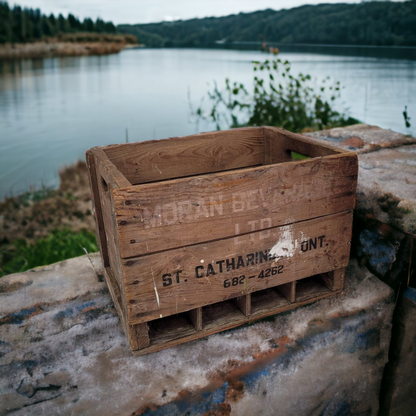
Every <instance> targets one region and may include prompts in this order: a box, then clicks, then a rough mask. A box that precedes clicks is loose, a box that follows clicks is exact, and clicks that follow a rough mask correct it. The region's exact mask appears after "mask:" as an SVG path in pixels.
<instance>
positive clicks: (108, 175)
mask: <svg viewBox="0 0 416 416" xmlns="http://www.w3.org/2000/svg"><path fill="white" fill-rule="evenodd" d="M90 151H91V152H92V153H94V154H95V156H96V158H97V160H98V161H99V163H98V168H99V172H100V175H101V176H102V177H103V179H104V180H105V181H106V182H107V183H108V184H109V185H111V188H112V189H116V188H122V187H126V186H131V182H129V181H128V180H127V179H126V177H125V176H124V175H123V174H122V173H121V172H120V171H119V170H118V169H117V168H116V167H115V165H114V163H113V162H112V161H111V160H110V159H109V158H108V156H107V155H106V153H105V152H104V151H103V150H102V149H100V148H94V149H91V150H90Z"/></svg>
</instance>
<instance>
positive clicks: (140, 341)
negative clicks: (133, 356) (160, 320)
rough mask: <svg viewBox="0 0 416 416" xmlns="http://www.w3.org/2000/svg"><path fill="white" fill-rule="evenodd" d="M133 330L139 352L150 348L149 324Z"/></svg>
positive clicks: (137, 326)
mask: <svg viewBox="0 0 416 416" xmlns="http://www.w3.org/2000/svg"><path fill="white" fill-rule="evenodd" d="M132 330H133V331H134V334H135V336H136V340H137V349H138V350H141V349H142V348H146V347H149V346H150V337H149V327H148V325H147V323H144V324H138V325H134V326H133V327H132ZM133 336H134V335H133ZM135 349H136V348H135Z"/></svg>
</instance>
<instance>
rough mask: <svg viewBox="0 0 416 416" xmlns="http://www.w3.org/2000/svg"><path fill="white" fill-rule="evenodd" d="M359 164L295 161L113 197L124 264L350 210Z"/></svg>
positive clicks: (350, 159)
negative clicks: (152, 254) (134, 259)
mask: <svg viewBox="0 0 416 416" xmlns="http://www.w3.org/2000/svg"><path fill="white" fill-rule="evenodd" d="M357 170H358V166H357V159H356V156H355V155H354V154H353V155H341V156H338V155H335V156H327V157H325V158H315V159H310V160H305V161H301V162H289V163H282V164H277V165H268V166H261V167H257V168H247V169H244V170H240V171H233V172H222V173H217V174H211V175H205V176H196V177H194V178H184V179H176V180H172V181H165V182H160V183H155V184H147V185H137V186H133V187H130V188H123V189H117V190H114V203H115V209H116V213H117V222H118V226H119V241H120V251H121V255H122V257H123V258H129V257H133V256H140V255H145V254H150V253H153V252H156V251H163V250H167V249H171V248H175V247H181V246H186V245H190V244H196V243H200V242H203V241H212V240H216V239H219V238H226V237H231V236H234V235H237V234H245V233H249V232H252V231H257V230H261V229H267V228H272V227H276V226H279V225H284V224H288V223H293V222H296V221H303V220H306V219H309V218H316V217H320V216H324V215H330V214H333V213H336V212H343V211H348V210H351V209H353V207H354V204H355V191H356V184H357Z"/></svg>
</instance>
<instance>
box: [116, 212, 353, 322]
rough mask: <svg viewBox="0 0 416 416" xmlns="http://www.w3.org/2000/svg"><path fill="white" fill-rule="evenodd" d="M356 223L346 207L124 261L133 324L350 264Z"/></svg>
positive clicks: (129, 310) (129, 316)
mask: <svg viewBox="0 0 416 416" xmlns="http://www.w3.org/2000/svg"><path fill="white" fill-rule="evenodd" d="M351 228H352V212H345V213H339V214H334V215H331V216H327V217H324V218H318V219H314V220H309V221H304V222H300V223H295V224H292V225H288V226H284V227H276V228H272V229H270V230H268V231H267V233H266V232H264V231H259V232H255V233H250V234H246V235H243V236H239V237H238V238H228V239H223V240H219V241H215V242H210V243H204V244H197V245H193V246H188V247H182V248H178V249H174V250H169V251H165V252H162V253H155V254H151V255H148V256H143V257H137V258H133V259H127V260H123V269H124V273H123V274H124V276H125V284H126V286H125V288H126V296H127V307H128V321H129V324H137V323H140V322H146V321H150V320H153V319H157V318H160V317H165V316H169V315H172V314H175V313H180V312H185V311H188V310H191V309H196V308H198V307H202V306H204V305H208V304H211V303H215V302H219V301H222V300H226V299H233V298H236V297H239V296H243V295H246V294H248V293H252V292H255V291H258V290H262V289H265V288H267V287H273V286H279V285H282V284H285V283H289V282H292V281H294V280H297V279H300V278H303V277H306V276H310V275H314V274H318V273H326V272H328V271H330V270H334V269H339V268H340V267H345V266H346V265H347V264H348V259H349V252H350V237H351ZM276 256H277V258H276Z"/></svg>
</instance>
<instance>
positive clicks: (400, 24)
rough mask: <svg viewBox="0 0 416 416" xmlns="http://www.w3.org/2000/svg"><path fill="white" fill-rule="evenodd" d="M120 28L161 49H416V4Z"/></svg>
mask: <svg viewBox="0 0 416 416" xmlns="http://www.w3.org/2000/svg"><path fill="white" fill-rule="evenodd" d="M118 30H119V31H120V32H122V33H130V34H133V35H135V36H137V37H138V39H139V43H145V44H146V45H147V46H159V47H162V46H165V47H166V46H167V47H169V46H175V47H209V46H212V45H214V44H215V43H216V42H218V41H221V42H226V43H231V42H261V43H263V42H280V43H285V44H295V43H307V44H338V45H389V46H416V1H414V0H413V1H407V2H365V3H358V4H319V5H316V6H309V5H308V6H301V7H297V8H294V9H289V10H280V11H274V10H270V9H269V10H264V11H258V12H254V13H240V14H238V15H231V16H226V17H220V18H204V19H192V20H185V21H176V22H162V23H154V24H137V25H119V26H118Z"/></svg>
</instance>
